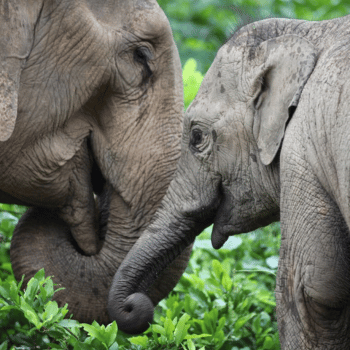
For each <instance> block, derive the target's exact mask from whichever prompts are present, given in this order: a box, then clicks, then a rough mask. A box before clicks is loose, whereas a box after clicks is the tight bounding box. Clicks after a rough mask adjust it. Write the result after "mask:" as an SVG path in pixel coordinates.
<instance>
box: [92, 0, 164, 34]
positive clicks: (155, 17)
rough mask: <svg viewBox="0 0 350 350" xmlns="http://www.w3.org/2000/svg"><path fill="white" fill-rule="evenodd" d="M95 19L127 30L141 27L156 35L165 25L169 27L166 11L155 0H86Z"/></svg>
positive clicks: (131, 30)
mask: <svg viewBox="0 0 350 350" xmlns="http://www.w3.org/2000/svg"><path fill="white" fill-rule="evenodd" d="M86 1H87V5H88V7H89V9H90V10H91V11H92V13H93V15H94V17H95V19H97V20H98V21H99V22H101V23H103V24H107V25H109V26H110V27H112V28H113V27H114V28H118V27H119V28H120V29H122V30H125V31H130V32H133V31H135V30H136V31H137V30H139V29H140V28H142V29H143V30H145V31H146V32H149V33H150V34H152V35H154V34H155V33H157V32H159V30H160V29H161V28H162V29H164V25H165V26H166V27H167V26H168V27H169V29H170V25H169V23H168V20H167V18H166V16H165V14H164V12H163V11H162V10H161V8H160V7H159V5H158V3H157V2H156V1H155V0H143V1H141V0H129V1H124V0H107V1H102V0H86Z"/></svg>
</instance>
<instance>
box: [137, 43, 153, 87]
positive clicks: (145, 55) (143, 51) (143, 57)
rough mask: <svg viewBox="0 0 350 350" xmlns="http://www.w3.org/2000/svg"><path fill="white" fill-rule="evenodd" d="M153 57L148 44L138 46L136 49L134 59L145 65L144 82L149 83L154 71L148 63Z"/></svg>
mask: <svg viewBox="0 0 350 350" xmlns="http://www.w3.org/2000/svg"><path fill="white" fill-rule="evenodd" d="M151 58H152V54H151V52H150V50H149V49H148V48H147V47H146V46H140V47H137V48H136V49H135V51H134V61H135V62H137V63H139V64H141V65H142V66H143V72H142V83H143V84H144V83H147V82H148V80H149V78H150V77H151V76H152V74H153V72H152V70H151V68H150V66H149V64H148V61H149V60H150V59H151Z"/></svg>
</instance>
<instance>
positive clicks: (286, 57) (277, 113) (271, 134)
mask: <svg viewBox="0 0 350 350" xmlns="http://www.w3.org/2000/svg"><path fill="white" fill-rule="evenodd" d="M256 52H257V56H256V58H255V59H257V60H258V62H259V63H260V62H262V63H260V64H259V65H258V68H259V69H258V71H259V72H258V74H257V77H256V79H255V84H254V86H258V87H259V89H260V90H259V94H258V95H257V97H256V99H255V100H254V105H255V109H256V113H257V115H256V116H255V118H254V125H253V133H254V136H255V139H256V140H257V144H258V148H259V153H260V159H261V162H262V163H263V164H264V165H269V164H270V163H271V162H272V161H273V159H274V157H275V156H276V153H277V152H278V149H279V147H280V145H281V142H282V139H283V136H284V132H285V128H286V124H287V122H288V121H289V119H290V117H291V116H292V115H293V113H294V111H295V109H296V107H297V105H298V102H299V98H300V96H301V93H302V90H303V88H304V86H305V84H306V82H307V80H308V78H309V77H310V75H311V73H312V71H313V69H314V66H315V64H316V60H317V54H316V49H315V48H314V47H313V45H312V44H310V43H309V42H308V41H307V40H306V39H304V38H301V37H299V36H297V35H284V36H280V37H278V38H274V39H269V40H267V41H264V42H263V43H262V44H260V46H259V47H258V48H257V51H256Z"/></svg>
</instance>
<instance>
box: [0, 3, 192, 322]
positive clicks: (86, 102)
mask: <svg viewBox="0 0 350 350" xmlns="http://www.w3.org/2000/svg"><path fill="white" fill-rule="evenodd" d="M0 33H1V37H0V142H1V145H0V163H1V170H2V171H1V174H0V202H4V203H18V204H24V205H28V206H32V207H34V208H32V209H30V210H29V211H28V212H27V213H26V214H25V215H24V217H23V218H22V219H21V220H20V222H19V224H18V226H17V228H16V230H15V232H14V236H13V240H12V245H11V260H12V267H13V270H14V273H15V276H16V278H18V279H20V278H21V276H22V274H25V275H26V277H25V282H27V281H28V280H29V278H30V277H32V276H33V275H34V274H35V272H36V271H37V270H39V269H41V268H43V267H44V268H45V272H46V274H47V275H53V276H54V282H55V283H57V284H59V285H61V286H62V287H65V288H66V289H65V290H64V291H62V292H60V293H59V294H58V296H57V301H58V302H59V304H60V305H62V304H65V303H68V304H69V310H70V311H71V312H72V313H73V314H74V317H75V318H76V319H78V320H80V321H83V322H91V321H92V320H94V319H96V320H98V321H99V322H100V323H102V322H103V323H107V322H109V321H110V319H109V316H108V314H107V309H106V305H107V295H108V290H109V287H110V284H111V279H112V277H113V275H114V274H115V272H116V270H117V268H118V266H119V264H120V263H121V261H122V260H123V258H124V257H125V255H126V254H127V252H128V251H129V250H130V248H131V247H132V245H133V244H134V243H135V241H137V239H138V238H139V236H140V234H141V232H142V230H144V229H145V228H146V227H147V225H148V224H149V222H150V220H151V218H152V216H153V214H154V213H155V211H156V209H157V208H158V206H159V203H160V201H161V199H162V198H163V196H164V194H165V191H166V189H167V187H168V185H169V183H170V180H171V178H172V175H173V173H174V171H175V168H176V162H177V160H178V158H179V154H180V136H181V130H182V126H181V123H182V119H183V92H182V78H181V64H180V59H179V55H178V51H177V48H176V46H175V43H174V40H173V37H172V32H171V29H170V25H169V22H168V20H167V18H166V16H165V15H164V13H163V11H162V10H161V9H160V7H159V6H158V4H157V2H156V1H155V0H145V1H140V0H131V1H121V0H81V1H73V0H45V1H43V0H11V1H9V0H0ZM189 253H190V249H188V250H187V252H186V253H184V254H183V256H182V257H180V258H179V259H178V260H177V261H176V262H175V263H174V264H173V266H172V267H170V268H169V270H168V271H167V272H166V273H165V274H164V278H163V277H162V276H159V280H158V282H156V283H155V285H154V287H153V288H152V289H153V291H152V302H153V304H156V303H157V302H158V301H159V300H160V299H161V298H163V297H164V296H166V295H167V294H168V292H169V291H171V290H172V288H173V287H174V286H175V284H176V283H177V281H178V278H179V277H180V276H181V274H182V272H183V270H184V269H185V267H186V265H187V261H188V257H189Z"/></svg>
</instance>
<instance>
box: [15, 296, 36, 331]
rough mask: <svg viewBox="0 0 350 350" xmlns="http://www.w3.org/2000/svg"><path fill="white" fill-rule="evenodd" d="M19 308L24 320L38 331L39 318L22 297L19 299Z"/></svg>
mask: <svg viewBox="0 0 350 350" xmlns="http://www.w3.org/2000/svg"><path fill="white" fill-rule="evenodd" d="M20 306H21V309H22V311H23V313H24V316H25V318H26V319H27V320H28V321H29V322H31V323H32V324H34V326H35V327H36V328H37V329H39V328H40V327H41V323H40V321H39V317H38V315H37V314H36V312H35V311H34V309H33V308H32V307H31V306H30V305H29V304H28V303H27V302H26V301H25V300H24V298H23V297H21V298H20Z"/></svg>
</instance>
